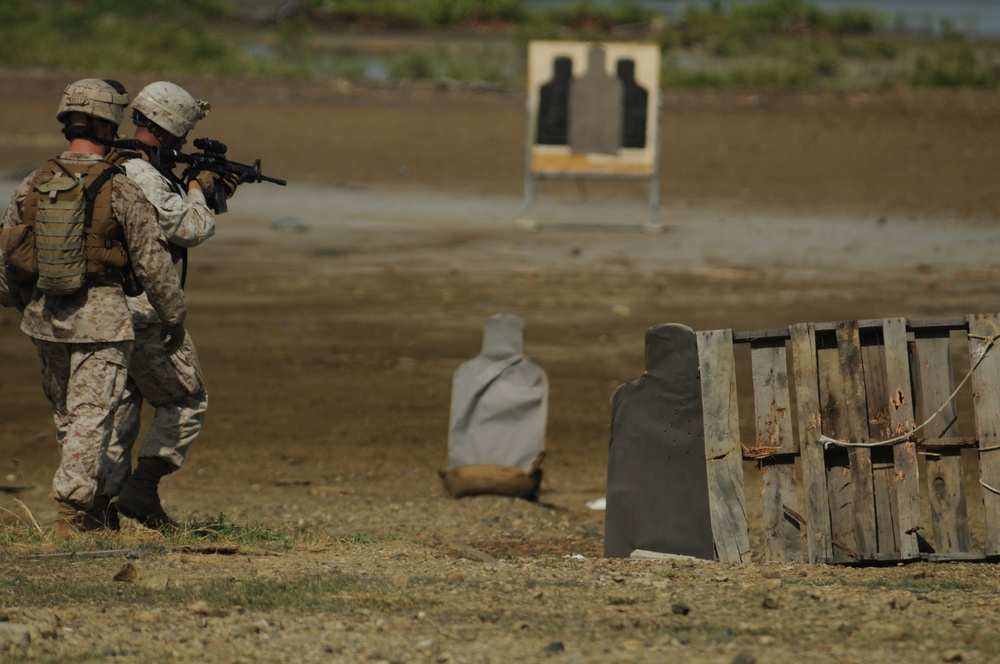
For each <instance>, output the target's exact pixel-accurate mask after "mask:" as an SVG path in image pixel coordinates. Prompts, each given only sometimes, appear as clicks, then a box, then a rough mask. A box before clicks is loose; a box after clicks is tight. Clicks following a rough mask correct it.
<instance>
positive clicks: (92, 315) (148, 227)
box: [2, 152, 185, 343]
mask: <svg viewBox="0 0 1000 664" xmlns="http://www.w3.org/2000/svg"><path fill="white" fill-rule="evenodd" d="M60 159H61V160H63V161H66V162H70V163H72V162H78V163H79V162H92V161H98V160H100V157H99V156H98V155H93V154H83V153H74V152H64V153H63V154H62V155H61V156H60ZM35 175H36V173H32V174H31V175H29V176H28V177H27V178H25V180H24V181H22V182H21V184H20V186H18V188H17V190H16V191H15V192H14V197H13V198H12V200H11V204H10V205H9V206H8V208H7V211H6V213H5V214H4V218H3V222H2V223H3V225H4V226H8V225H16V224H20V223H22V219H21V209H22V207H23V204H24V200H25V197H26V196H27V193H28V191H29V190H30V188H31V185H32V182H33V181H34V178H35ZM111 187H112V190H111V204H112V210H113V212H114V215H115V217H116V218H117V219H118V221H119V222H121V224H122V227H123V228H124V231H125V240H126V245H127V247H128V252H129V256H130V258H131V262H132V268H133V270H134V272H135V275H136V277H137V278H138V280H139V283H140V284H142V287H143V289H144V290H145V291H146V295H147V297H148V299H149V302H150V303H151V305H152V306H153V308H154V310H155V311H156V312H157V314H158V315H159V317H160V319H161V320H163V321H165V322H167V323H168V324H171V325H174V324H179V323H182V322H183V321H184V315H185V309H184V296H183V294H182V293H181V289H180V281H179V279H178V277H177V272H176V270H174V267H173V264H172V263H171V260H170V253H169V251H168V249H167V246H166V241H165V240H164V238H163V235H162V233H160V230H159V227H158V226H157V225H156V224H155V212H154V210H153V208H152V206H151V205H150V203H149V201H147V200H146V198H145V196H143V194H142V191H141V190H140V189H139V188H138V187H137V186H136V185H135V184H134V183H133V182H131V181H130V180H129V179H128V178H127V177H125V176H124V175H116V176H114V177H113V178H112V180H111ZM21 329H22V330H23V331H24V333H25V334H27V335H28V336H30V337H33V338H35V339H41V340H45V341H62V342H73V343H83V342H86V343H97V342H106V341H127V340H130V339H132V324H131V318H130V314H129V310H128V306H127V303H126V300H125V294H124V292H123V291H122V288H121V285H120V283H119V281H118V279H117V277H114V276H112V275H104V276H101V277H96V278H91V279H88V280H87V283H86V285H85V286H84V288H81V289H80V290H79V291H78V292H76V293H74V294H72V295H60V296H46V295H44V294H43V293H41V292H40V291H38V289H37V288H36V289H34V290H33V292H32V294H31V297H30V299H29V301H28V302H27V305H26V307H25V309H24V316H23V319H22V321H21Z"/></svg>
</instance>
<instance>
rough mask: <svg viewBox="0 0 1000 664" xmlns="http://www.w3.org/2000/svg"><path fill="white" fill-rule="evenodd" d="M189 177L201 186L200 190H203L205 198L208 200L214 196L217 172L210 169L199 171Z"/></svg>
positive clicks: (217, 177) (217, 178)
mask: <svg viewBox="0 0 1000 664" xmlns="http://www.w3.org/2000/svg"><path fill="white" fill-rule="evenodd" d="M191 179H192V180H194V181H195V182H197V183H198V186H200V187H201V190H202V192H204V194H205V198H206V199H208V200H212V198H213V197H214V196H215V183H216V181H217V180H219V179H220V178H219V176H218V174H216V173H213V172H212V171H199V172H198V173H197V174H196V175H195V176H194V177H193V178H191ZM227 193H228V191H227ZM227 198H228V196H227Z"/></svg>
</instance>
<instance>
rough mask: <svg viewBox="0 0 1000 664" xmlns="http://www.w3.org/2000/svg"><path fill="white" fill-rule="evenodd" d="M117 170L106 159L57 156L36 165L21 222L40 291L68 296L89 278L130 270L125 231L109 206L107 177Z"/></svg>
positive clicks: (108, 179)
mask: <svg viewBox="0 0 1000 664" xmlns="http://www.w3.org/2000/svg"><path fill="white" fill-rule="evenodd" d="M121 172H122V171H121V169H120V168H118V167H117V166H114V165H112V164H109V163H107V162H105V161H99V162H89V163H84V164H73V163H64V162H62V161H60V160H58V159H51V160H49V161H48V162H47V163H46V164H45V165H44V166H42V168H41V169H39V172H38V175H37V176H36V178H35V183H34V185H33V186H32V188H31V191H30V192H29V193H28V195H27V198H26V199H25V201H24V207H23V209H22V221H23V224H24V225H26V226H28V227H30V228H31V229H32V232H33V234H34V245H35V246H34V249H35V251H34V253H35V258H36V261H37V266H36V274H37V281H36V282H35V283H36V285H37V287H38V289H39V290H40V291H42V292H43V293H45V294H50V295H67V294H70V293H74V292H76V291H77V290H79V289H80V287H81V286H82V285H83V283H84V280H85V279H86V278H87V277H88V276H94V275H103V274H108V273H112V274H115V275H117V276H119V277H123V276H124V273H126V272H128V273H130V272H131V270H130V267H131V266H130V265H129V257H128V250H127V249H126V245H125V232H124V229H123V228H122V226H121V224H120V223H119V222H118V221H117V220H116V219H115V216H114V211H113V210H112V206H111V186H110V180H111V178H112V177H113V176H114V175H115V174H118V173H121ZM18 267H20V268H21V269H22V271H28V270H25V269H24V266H18ZM28 267H30V266H28Z"/></svg>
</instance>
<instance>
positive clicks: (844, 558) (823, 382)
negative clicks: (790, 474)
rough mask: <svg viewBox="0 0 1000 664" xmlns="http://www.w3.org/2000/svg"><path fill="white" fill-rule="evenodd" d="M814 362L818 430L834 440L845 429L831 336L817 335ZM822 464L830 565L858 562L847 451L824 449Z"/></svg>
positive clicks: (838, 365)
mask: <svg viewBox="0 0 1000 664" xmlns="http://www.w3.org/2000/svg"><path fill="white" fill-rule="evenodd" d="M816 361H817V365H818V367H819V395H820V415H821V421H820V427H821V429H822V432H823V434H824V435H826V436H829V437H830V438H835V439H837V438H840V437H841V436H843V435H845V434H844V432H845V431H846V429H847V425H846V423H845V415H844V394H843V392H844V390H843V381H842V380H841V372H840V355H839V353H838V351H837V337H836V335H835V334H831V333H829V332H823V333H820V332H817V334H816ZM824 463H825V465H826V486H827V491H828V492H829V496H830V498H829V502H830V544H831V545H833V547H834V549H833V561H834V562H838V563H844V562H852V561H855V560H857V559H858V558H857V553H856V551H857V543H856V542H855V540H854V512H853V495H854V493H853V489H852V487H851V468H850V462H849V461H848V457H847V450H846V449H844V448H843V447H836V446H835V447H831V448H829V449H827V450H826V451H825V453H824ZM852 554H853V555H852Z"/></svg>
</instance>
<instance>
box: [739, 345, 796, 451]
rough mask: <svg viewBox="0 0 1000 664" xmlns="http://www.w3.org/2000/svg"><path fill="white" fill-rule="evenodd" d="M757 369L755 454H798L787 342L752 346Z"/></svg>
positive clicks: (754, 372)
mask: <svg viewBox="0 0 1000 664" xmlns="http://www.w3.org/2000/svg"><path fill="white" fill-rule="evenodd" d="M750 362H751V366H752V367H753V403H754V414H755V416H756V423H757V424H756V431H757V438H756V442H755V444H754V447H753V448H752V449H751V452H752V451H753V450H754V449H756V450H759V451H760V452H761V453H762V454H764V455H767V453H771V454H795V453H797V452H798V447H796V445H795V439H794V437H793V435H792V407H791V397H790V395H789V392H788V360H787V355H786V352H785V342H784V340H777V341H776V340H772V339H767V340H757V341H754V342H752V343H751V344H750Z"/></svg>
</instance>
